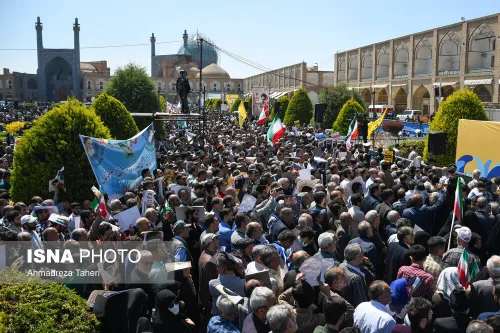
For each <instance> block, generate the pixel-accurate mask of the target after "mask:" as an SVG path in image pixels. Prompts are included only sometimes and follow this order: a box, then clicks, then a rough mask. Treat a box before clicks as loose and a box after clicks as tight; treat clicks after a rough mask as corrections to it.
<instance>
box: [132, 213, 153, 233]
mask: <svg viewBox="0 0 500 333" xmlns="http://www.w3.org/2000/svg"><path fill="white" fill-rule="evenodd" d="M135 228H136V229H137V235H139V237H142V238H144V234H143V232H147V231H151V225H150V224H149V220H148V219H147V218H146V217H139V218H138V219H137V220H136V221H135Z"/></svg>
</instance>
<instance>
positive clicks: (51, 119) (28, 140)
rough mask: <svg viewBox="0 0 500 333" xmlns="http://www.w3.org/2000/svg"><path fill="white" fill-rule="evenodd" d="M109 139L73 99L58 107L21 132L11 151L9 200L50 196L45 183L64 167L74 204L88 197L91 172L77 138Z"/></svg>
mask: <svg viewBox="0 0 500 333" xmlns="http://www.w3.org/2000/svg"><path fill="white" fill-rule="evenodd" d="M80 134H81V135H85V136H90V137H94V138H104V139H110V138H111V133H110V132H109V129H108V128H107V127H106V126H105V125H104V123H103V122H102V120H101V118H99V117H98V116H97V115H96V113H95V111H94V110H93V109H87V107H86V106H85V105H83V104H81V103H80V102H79V101H78V100H76V99H68V103H67V104H62V103H61V104H59V106H57V107H55V108H53V109H52V110H50V111H48V112H47V113H46V114H44V115H43V116H42V117H41V118H40V119H38V120H37V121H35V122H34V126H33V127H32V128H31V129H29V130H27V131H25V132H24V135H23V137H22V139H21V141H20V142H19V143H18V144H17V145H16V150H15V151H14V166H13V171H12V188H11V192H12V197H13V199H14V200H15V201H24V202H28V201H29V200H30V199H31V197H33V195H35V194H36V195H39V196H41V197H42V198H48V197H49V196H50V194H49V192H48V187H47V184H48V182H49V180H51V179H52V178H54V176H55V175H56V174H57V171H58V170H59V169H61V167H63V166H64V178H65V179H66V182H65V186H66V189H67V193H68V194H69V195H70V196H71V197H72V198H73V199H74V200H75V201H79V202H81V201H83V200H85V199H89V198H90V197H92V192H91V191H90V188H91V187H92V186H93V185H97V184H96V180H95V177H94V173H93V172H92V168H91V167H90V164H89V161H88V159H87V156H86V155H85V152H84V150H83V146H82V142H81V140H80V136H79V135H80Z"/></svg>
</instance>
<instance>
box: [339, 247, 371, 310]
mask: <svg viewBox="0 0 500 333" xmlns="http://www.w3.org/2000/svg"><path fill="white" fill-rule="evenodd" d="M344 259H345V261H344V262H343V263H342V264H340V265H339V267H340V268H341V269H342V271H343V272H344V275H345V277H346V285H345V287H344V289H343V295H344V298H345V299H346V300H347V301H348V302H349V303H350V304H352V305H353V306H354V307H356V306H358V304H360V303H362V302H366V301H368V289H367V287H366V282H365V274H364V273H363V272H362V271H361V268H360V267H361V265H362V264H363V262H364V261H365V258H364V254H363V250H362V249H361V247H360V246H359V244H349V245H347V247H346V248H345V251H344Z"/></svg>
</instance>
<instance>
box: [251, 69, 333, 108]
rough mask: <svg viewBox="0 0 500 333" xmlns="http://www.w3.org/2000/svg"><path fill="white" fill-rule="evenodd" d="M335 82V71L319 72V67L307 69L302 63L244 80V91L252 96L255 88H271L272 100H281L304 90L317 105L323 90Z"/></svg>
mask: <svg viewBox="0 0 500 333" xmlns="http://www.w3.org/2000/svg"><path fill="white" fill-rule="evenodd" d="M333 82H334V72H333V71H319V70H318V66H313V67H307V64H306V63H305V62H301V63H298V64H295V65H291V66H286V67H282V68H278V69H275V70H273V71H269V72H265V73H262V74H258V75H254V76H250V77H247V78H245V79H244V80H243V89H244V90H245V92H246V93H249V94H250V93H251V92H252V88H253V87H269V93H270V96H271V98H279V97H281V96H283V95H285V94H288V95H291V93H293V92H294V91H295V90H298V89H300V88H304V89H306V91H307V94H308V95H309V97H310V98H311V101H312V102H313V104H316V103H318V95H319V93H320V92H321V90H323V88H324V87H325V86H327V85H331V84H333Z"/></svg>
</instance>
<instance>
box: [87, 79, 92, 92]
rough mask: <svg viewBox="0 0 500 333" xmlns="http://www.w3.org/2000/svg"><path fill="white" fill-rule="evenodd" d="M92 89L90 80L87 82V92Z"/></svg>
mask: <svg viewBox="0 0 500 333" xmlns="http://www.w3.org/2000/svg"><path fill="white" fill-rule="evenodd" d="M91 89H92V84H91V83H90V80H89V81H87V90H91Z"/></svg>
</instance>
